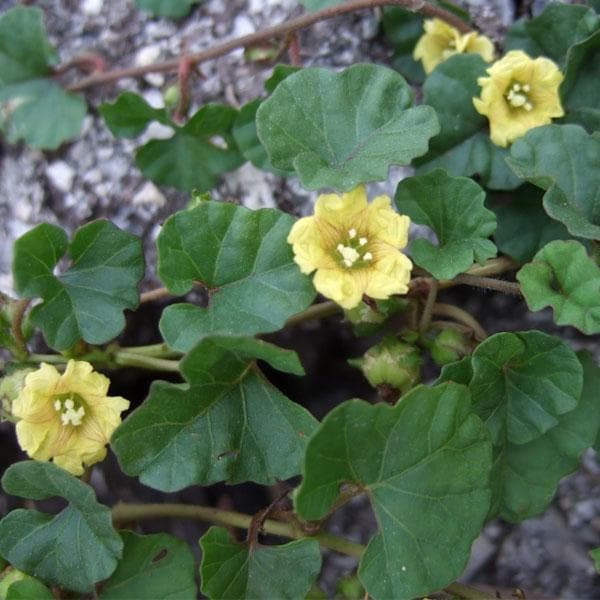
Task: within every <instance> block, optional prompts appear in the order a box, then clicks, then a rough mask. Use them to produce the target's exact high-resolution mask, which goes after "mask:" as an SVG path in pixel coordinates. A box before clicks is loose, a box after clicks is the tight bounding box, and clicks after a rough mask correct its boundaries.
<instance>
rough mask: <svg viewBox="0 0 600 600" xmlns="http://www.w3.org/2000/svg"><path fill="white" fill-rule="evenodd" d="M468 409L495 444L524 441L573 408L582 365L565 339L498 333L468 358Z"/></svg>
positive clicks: (527, 440)
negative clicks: (470, 374)
mask: <svg viewBox="0 0 600 600" xmlns="http://www.w3.org/2000/svg"><path fill="white" fill-rule="evenodd" d="M471 364H472V368H473V379H472V380H471V383H470V386H469V389H470V390H471V394H472V396H473V408H474V410H475V412H476V413H477V414H478V415H479V416H480V417H481V418H482V419H483V421H484V423H485V424H486V426H487V428H488V429H489V430H490V433H491V434H492V441H493V442H494V444H496V445H497V444H499V443H500V441H501V440H504V439H507V440H508V441H509V442H512V443H514V444H525V443H527V442H530V441H532V440H534V439H536V438H538V437H540V436H541V435H542V434H544V433H546V432H547V431H548V430H549V429H551V428H552V427H555V426H556V425H557V424H558V417H559V416H560V415H562V414H564V413H567V412H569V411H571V410H573V409H574V408H575V407H576V406H577V401H578V400H579V395H580V393H581V387H582V385H583V375H582V368H581V365H580V363H579V361H578V360H577V357H576V356H575V353H574V352H573V350H571V348H569V346H567V345H566V344H565V343H564V342H562V341H561V340H559V339H558V338H555V337H553V336H551V335H547V334H545V333H541V332H540V331H525V332H520V333H497V334H495V335H493V336H491V337H489V338H488V339H487V340H485V341H484V342H482V343H481V344H480V345H479V346H478V347H477V348H476V349H475V352H474V353H473V355H472V357H471Z"/></svg>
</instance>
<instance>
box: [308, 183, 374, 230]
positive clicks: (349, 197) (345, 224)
mask: <svg viewBox="0 0 600 600" xmlns="http://www.w3.org/2000/svg"><path fill="white" fill-rule="evenodd" d="M366 208H367V191H366V190H365V186H364V185H359V186H358V187H355V188H354V189H353V190H351V191H350V192H346V193H344V194H342V195H341V196H340V195H339V194H321V195H320V196H319V197H318V198H317V202H316V203H315V218H316V219H317V221H319V222H321V221H322V222H324V223H327V224H329V225H331V226H332V227H334V228H335V229H336V230H338V231H341V232H342V233H343V234H346V233H347V231H348V230H349V229H350V228H352V227H353V226H355V225H354V224H355V223H356V221H357V220H360V215H361V213H362V212H363V211H364V210H365V209H366Z"/></svg>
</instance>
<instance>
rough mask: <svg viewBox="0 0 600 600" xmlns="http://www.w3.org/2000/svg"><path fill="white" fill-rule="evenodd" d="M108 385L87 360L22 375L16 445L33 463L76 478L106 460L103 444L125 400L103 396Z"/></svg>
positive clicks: (44, 366)
mask: <svg viewBox="0 0 600 600" xmlns="http://www.w3.org/2000/svg"><path fill="white" fill-rule="evenodd" d="M109 384H110V381H109V380H108V379H107V378H106V377H104V375H101V374H100V373H96V372H94V370H93V368H92V365H90V363H88V362H85V361H77V360H70V361H69V362H68V364H67V368H66V370H65V372H64V373H62V374H61V373H59V372H58V371H57V370H56V369H55V368H54V367H53V366H52V365H48V364H46V363H42V364H41V366H40V368H39V369H38V370H37V371H34V372H33V373H29V374H28V375H27V377H25V385H24V386H23V388H22V389H21V391H20V393H19V396H18V397H17V399H16V400H15V401H14V402H13V405H12V413H13V415H14V416H15V417H17V418H18V419H20V420H19V421H18V422H17V425H16V429H17V439H18V440H19V445H20V446H21V448H22V449H23V450H25V452H27V454H28V455H29V456H30V457H31V458H34V459H35V460H50V459H53V460H54V463H55V464H57V465H58V466H59V467H62V468H63V469H66V470H67V471H69V472H71V473H73V474H74V475H81V474H82V473H83V470H84V468H83V465H86V466H89V465H93V464H94V463H97V462H99V461H101V460H103V459H104V457H105V456H106V444H107V443H108V441H109V439H110V436H111V435H112V433H113V431H114V430H115V429H116V428H117V425H119V423H120V422H121V412H122V411H124V410H126V409H127V408H128V407H129V401H127V400H125V398H121V397H120V396H107V395H106V394H107V392H108V386H109Z"/></svg>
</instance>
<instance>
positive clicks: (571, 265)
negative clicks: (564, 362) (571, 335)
mask: <svg viewBox="0 0 600 600" xmlns="http://www.w3.org/2000/svg"><path fill="white" fill-rule="evenodd" d="M517 279H518V280H519V282H520V283H521V289H522V291H523V295H524V296H525V300H526V301H527V306H529V308H530V309H531V310H542V309H543V308H545V307H546V306H551V307H552V308H553V309H554V321H555V323H556V324H557V325H573V326H574V327H577V329H579V331H582V332H583V333H587V334H588V335H592V334H594V333H600V268H599V267H598V265H597V264H596V263H595V262H594V261H593V260H592V259H591V258H590V257H589V256H588V254H587V252H586V250H585V248H584V247H583V246H582V245H581V244H580V243H579V242H576V241H568V242H563V241H554V242H550V243H549V244H547V245H546V246H544V248H542V249H541V250H540V251H539V252H538V253H537V254H536V255H535V258H534V259H533V262H531V263H529V264H527V265H525V266H524V267H523V268H522V269H521V270H520V271H519V272H518V273H517Z"/></svg>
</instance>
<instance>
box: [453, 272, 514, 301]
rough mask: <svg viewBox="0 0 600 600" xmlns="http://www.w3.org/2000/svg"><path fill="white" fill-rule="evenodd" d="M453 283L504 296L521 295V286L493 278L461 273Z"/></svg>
mask: <svg viewBox="0 0 600 600" xmlns="http://www.w3.org/2000/svg"><path fill="white" fill-rule="evenodd" d="M454 281H457V282H458V283H464V284H465V285H470V286H473V287H479V288H484V289H486V290H497V291H499V292H504V293H505V294H515V295H516V296H522V295H523V293H522V292H521V286H520V285H519V284H518V283H514V282H512V281H503V280H502V279H494V278H493V277H478V276H476V275H469V274H468V273H463V274H462V275H457V276H456V277H455V278H454Z"/></svg>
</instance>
